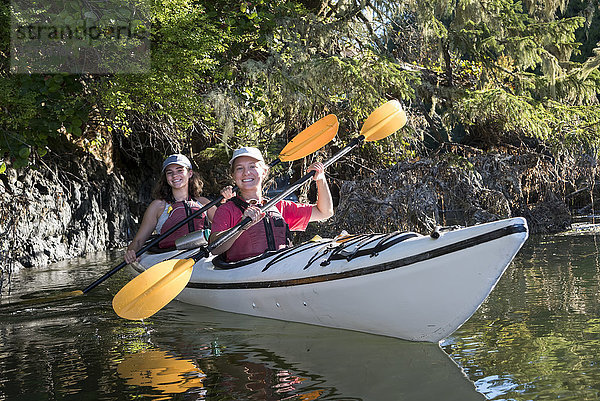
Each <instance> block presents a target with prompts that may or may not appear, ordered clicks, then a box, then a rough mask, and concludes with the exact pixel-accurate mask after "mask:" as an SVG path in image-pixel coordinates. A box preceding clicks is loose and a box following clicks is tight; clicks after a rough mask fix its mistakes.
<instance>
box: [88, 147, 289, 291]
mask: <svg viewBox="0 0 600 401" xmlns="http://www.w3.org/2000/svg"><path fill="white" fill-rule="evenodd" d="M280 162H281V160H280V159H279V158H278V159H275V160H273V161H272V162H271V163H269V167H273V166H275V165H277V164H278V163H280ZM237 190H238V187H237V186H234V187H233V192H235V191H237ZM223 199H224V197H223V195H220V196H219V197H218V198H217V199H215V200H213V201H212V202H210V203H208V204H206V205H205V206H204V207H202V208H200V209H199V210H196V211H195V212H194V213H192V214H190V215H189V216H187V217H186V218H185V219H183V220H181V221H180V222H178V223H177V224H175V225H174V226H173V227H171V228H169V229H168V230H167V231H165V232H164V233H162V234H161V235H159V236H158V237H156V238H154V239H153V240H152V241H150V242H149V243H147V244H146V245H144V246H143V247H142V248H141V249H140V250H139V251H137V252H136V253H135V256H136V257H140V256H141V255H142V254H144V253H145V252H146V251H148V249H150V248H152V247H153V246H154V245H156V244H158V243H159V242H160V241H162V240H163V239H165V238H167V237H168V236H169V235H171V234H173V233H174V232H175V231H177V229H179V228H180V227H182V226H183V225H184V224H185V223H187V222H188V221H190V220H191V219H193V218H195V217H198V216H200V215H201V214H202V213H203V212H205V211H207V210H208V209H210V208H211V207H213V206H215V205H216V204H218V203H221V201H222V200H223ZM125 266H127V262H125V261H123V262H121V263H119V265H117V266H115V267H113V268H112V270H110V271H108V272H106V273H105V274H104V275H103V276H102V277H100V278H99V279H98V280H96V281H94V282H93V283H92V284H90V285H88V286H87V287H86V288H85V289H83V293H84V294H86V293H87V292H89V291H90V290H92V289H94V288H95V287H96V286H98V285H99V284H100V283H102V282H103V281H105V280H106V279H107V278H109V277H110V276H112V275H113V274H115V273H116V272H118V271H119V270H121V269H122V268H124V267H125Z"/></svg>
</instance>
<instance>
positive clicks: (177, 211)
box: [158, 200, 210, 248]
mask: <svg viewBox="0 0 600 401" xmlns="http://www.w3.org/2000/svg"><path fill="white" fill-rule="evenodd" d="M200 208H201V206H200V204H199V203H198V202H196V201H193V200H186V201H178V202H175V203H172V204H171V205H170V206H169V209H168V213H169V217H167V220H166V221H165V222H164V224H163V225H162V228H161V230H160V231H161V232H163V233H164V232H166V231H167V230H168V229H170V228H171V227H173V226H174V225H175V224H177V223H179V222H180V221H181V220H183V219H185V218H186V217H187V216H189V215H191V214H192V213H194V212H195V211H197V210H200ZM198 230H204V236H205V237H206V239H207V240H208V236H209V235H210V223H209V221H208V218H207V216H206V213H205V212H203V213H201V214H200V215H199V216H198V217H194V218H193V219H191V220H189V221H188V222H187V224H184V225H183V226H181V227H179V228H178V229H177V230H175V232H173V233H172V234H171V235H169V236H168V237H167V238H165V239H163V240H162V241H160V242H159V243H158V247H159V248H173V247H175V240H177V239H178V238H180V237H183V236H184V235H186V234H189V233H191V232H194V231H198Z"/></svg>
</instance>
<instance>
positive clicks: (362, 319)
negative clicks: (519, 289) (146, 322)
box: [134, 217, 528, 342]
mask: <svg viewBox="0 0 600 401" xmlns="http://www.w3.org/2000/svg"><path fill="white" fill-rule="evenodd" d="M434 237H435V236H429V235H428V236H423V235H419V234H416V233H411V232H394V233H390V234H365V235H356V236H349V237H343V238H341V239H319V240H316V241H310V242H306V243H303V244H300V245H297V246H294V247H291V248H287V249H284V250H281V251H276V252H272V253H267V254H265V255H262V256H260V257H256V258H252V259H249V260H245V261H242V262H237V263H224V262H223V261H222V260H221V258H219V257H216V258H215V257H213V256H210V257H208V258H201V259H199V260H198V262H196V264H195V265H194V268H193V272H192V276H191V279H190V281H189V283H188V284H187V286H186V288H185V289H184V290H183V291H182V292H181V293H180V294H179V295H178V296H177V299H178V300H179V301H182V302H186V303H189V304H193V305H200V306H206V307H209V308H214V309H218V310H223V311H227V312H234V313H242V314H246V315H252V316H260V317H266V318H273V319H280V320H287V321H294V322H301V323H308V324H315V325H320V326H326V327H334V328H341V329H349V330H356V331H361V332H367V333H372V334H379V335H385V336H391V337H397V338H402V339H406V340H411V341H429V342H438V341H439V340H441V339H443V338H445V337H447V336H449V335H450V334H452V333H453V332H454V331H455V330H456V329H458V328H459V327H460V326H461V325H462V324H463V323H464V322H465V321H466V320H467V319H469V317H471V316H472V315H473V313H475V311H476V310H477V308H479V306H480V305H481V304H482V303H483V301H484V300H485V299H486V297H487V296H488V295H489V293H490V292H491V291H492V289H493V288H494V286H495V285H496V283H497V282H498V280H499V279H500V277H501V276H502V274H503V273H504V271H505V270H506V268H507V267H508V265H509V264H510V262H511V261H512V260H513V258H514V257H515V255H516V253H517V252H518V251H519V249H520V248H521V246H522V245H523V243H524V242H525V240H526V239H527V237H528V230H527V222H526V220H525V219H524V218H521V217H516V218H511V219H505V220H500V221H496V222H492V223H486V224H480V225H475V226H471V227H466V228H459V229H455V230H450V231H447V232H444V231H442V233H441V234H440V235H439V237H438V238H434ZM196 253H197V249H193V250H187V251H171V252H165V253H145V254H144V255H142V257H141V260H140V263H135V264H134V268H135V269H136V270H137V272H138V273H141V272H143V271H144V270H145V269H147V268H149V267H151V266H153V265H155V264H156V263H159V262H161V261H163V260H167V259H186V258H189V257H190V256H191V255H194V254H196Z"/></svg>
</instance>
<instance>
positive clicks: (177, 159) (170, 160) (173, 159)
mask: <svg viewBox="0 0 600 401" xmlns="http://www.w3.org/2000/svg"><path fill="white" fill-rule="evenodd" d="M169 164H178V165H180V166H183V167H187V168H188V169H190V170H191V169H192V163H191V162H190V159H188V158H187V157H186V156H185V155H182V154H181V153H175V154H173V155H171V156H169V157H167V158H166V159H165V161H164V162H163V165H162V172H163V173H164V171H165V169H166V168H167V166H168V165H169Z"/></svg>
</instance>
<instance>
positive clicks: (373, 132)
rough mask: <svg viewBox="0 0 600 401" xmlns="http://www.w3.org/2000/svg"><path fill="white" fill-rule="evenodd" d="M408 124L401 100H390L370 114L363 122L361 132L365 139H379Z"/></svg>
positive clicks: (368, 140)
mask: <svg viewBox="0 0 600 401" xmlns="http://www.w3.org/2000/svg"><path fill="white" fill-rule="evenodd" d="M404 124H406V113H405V112H404V110H402V106H401V105H400V102H399V101H397V100H390V101H389V102H387V103H385V104H383V105H381V106H379V107H378V108H377V109H375V111H373V112H372V113H371V115H369V117H368V118H367V120H366V121H365V123H364V124H363V126H362V128H361V130H360V133H361V135H364V137H365V141H367V142H370V141H377V140H379V139H382V138H385V137H386V136H388V135H391V134H393V133H394V132H396V131H398V130H399V129H400V128H402V127H404Z"/></svg>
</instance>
